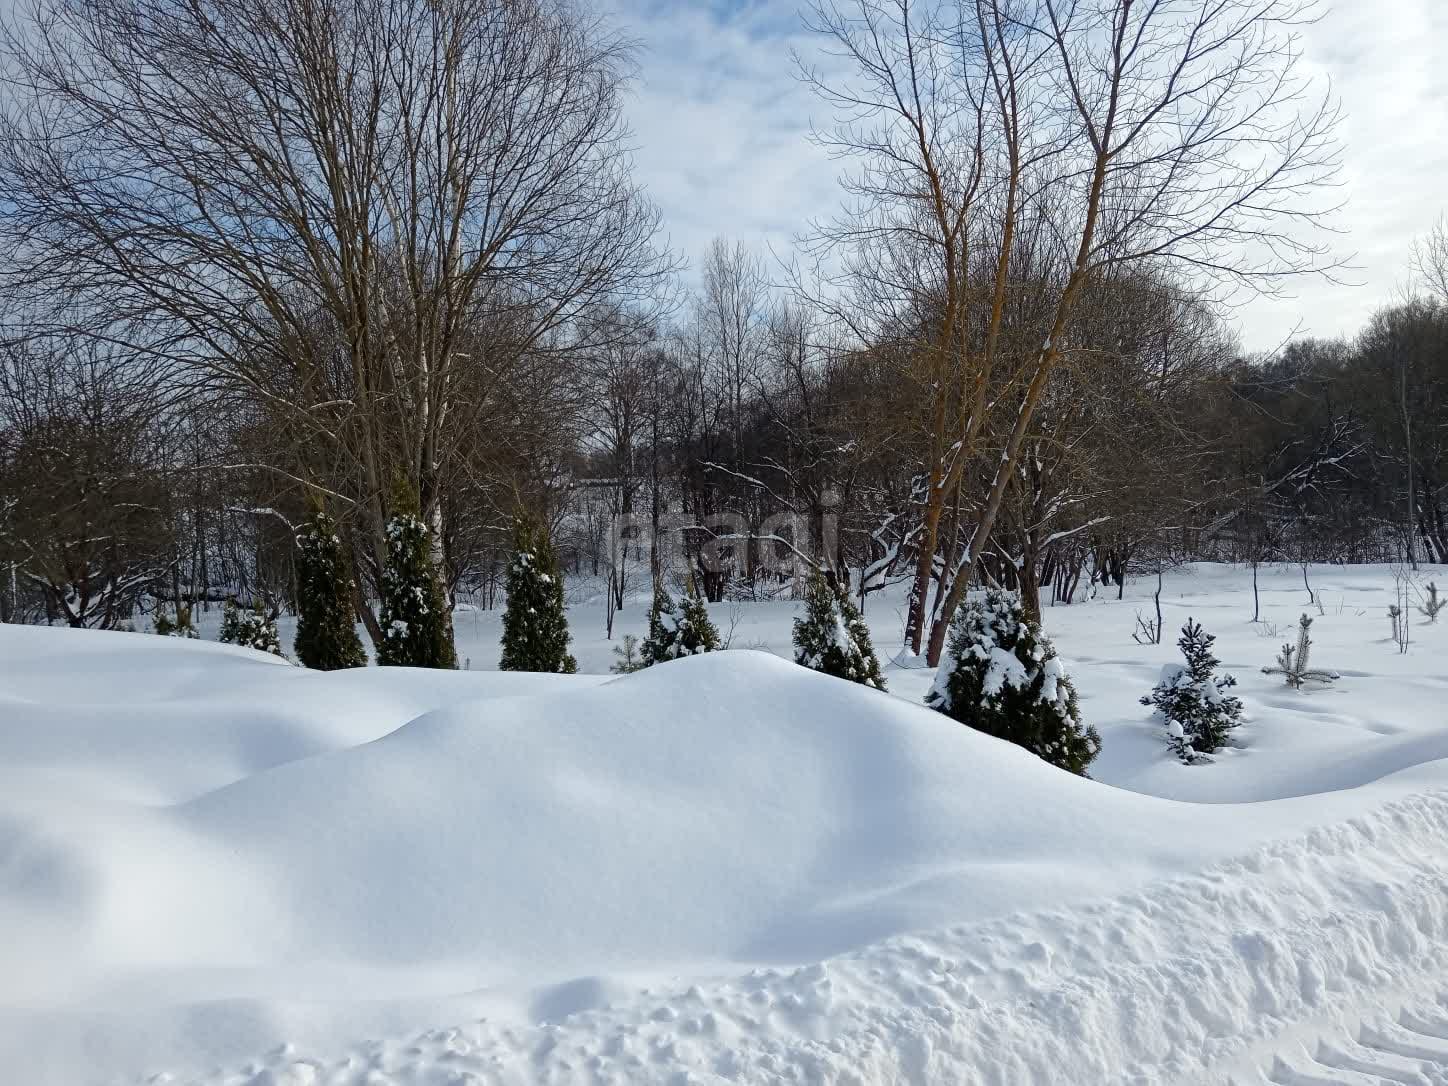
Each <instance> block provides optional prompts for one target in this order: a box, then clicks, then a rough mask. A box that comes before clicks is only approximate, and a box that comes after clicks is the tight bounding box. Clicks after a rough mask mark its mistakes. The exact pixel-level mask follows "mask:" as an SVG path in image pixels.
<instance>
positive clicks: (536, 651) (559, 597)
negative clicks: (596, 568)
mask: <svg viewBox="0 0 1448 1086" xmlns="http://www.w3.org/2000/svg"><path fill="white" fill-rule="evenodd" d="M507 581H508V583H507V589H508V604H507V609H506V610H505V611H504V612H503V656H502V659H501V660H500V661H499V662H498V667H499V668H501V669H502V670H503V671H546V672H551V673H554V674H558V673H564V674H572V673H573V672H575V671H577V670H578V662H577V661H576V660H574V659H573V657H572V656H571V655H569V652H568V642H569V640H570V639H571V635H570V634H569V632H568V614H567V612H566V611H565V610H564V607H563V577H562V575H561V574H560V573H559V572H558V559H557V558H556V557H555V555H554V553H553V544H552V543H551V542H550V541H549V539H548V535H547V533H546V532H545V531H544V530H543V529H542V528H541V527H539V526H538V525H537V524H535V523H534V522H533V521H532V520H529V519H526V518H520V519H519V520H518V521H517V523H516V524H515V525H514V529H513V557H512V558H511V559H510V560H509V561H508V578H507Z"/></svg>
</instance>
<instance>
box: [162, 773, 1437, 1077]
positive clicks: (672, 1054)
mask: <svg viewBox="0 0 1448 1086" xmlns="http://www.w3.org/2000/svg"><path fill="white" fill-rule="evenodd" d="M1445 842H1448V792H1444V791H1436V792H1431V793H1424V794H1420V795H1417V796H1412V797H1408V798H1405V799H1401V800H1398V801H1395V802H1393V803H1390V804H1388V805H1386V806H1385V807H1383V808H1381V809H1379V810H1378V811H1375V812H1373V813H1372V814H1369V815H1365V816H1363V817H1360V818H1358V819H1355V820H1353V821H1350V822H1345V823H1342V824H1339V825H1336V826H1332V827H1327V828H1321V829H1316V830H1313V831H1311V832H1309V833H1307V834H1306V835H1304V836H1302V837H1300V838H1297V839H1295V840H1291V841H1286V842H1280V843H1276V844H1272V845H1268V846H1264V847H1261V848H1259V849H1257V850H1255V851H1253V852H1252V853H1250V854H1248V855H1246V856H1245V857H1243V858H1241V859H1237V860H1233V861H1230V862H1226V863H1221V864H1217V865H1215V866H1214V867H1211V868H1209V869H1207V870H1206V871H1204V872H1203V873H1201V874H1199V875H1195V876H1190V877H1184V878H1178V879H1173V880H1170V881H1165V882H1160V883H1156V884H1153V885H1150V886H1147V887H1146V888H1144V889H1142V890H1141V891H1139V892H1136V893H1132V894H1128V895H1125V896H1122V897H1119V898H1116V899H1113V900H1110V901H1107V902H1104V903H1100V904H1096V905H1089V906H1082V907H1077V908H1073V909H1071V910H1069V911H1062V912H1056V913H1038V914H1030V915H1023V914H1016V915H1012V916H1007V917H1002V918H1000V919H997V920H993V921H989V922H986V923H981V924H973V925H965V926H960V927H955V928H951V929H948V930H945V931H941V932H937V933H935V934H932V935H928V936H911V937H904V938H897V939H893V940H890V941H888V942H885V943H881V944H879V945H877V946H874V947H870V948H867V949H865V950H863V951H861V952H858V953H855V954H851V955H848V956H844V957H841V958H836V959H832V960H829V961H826V962H822V963H818V964H815V965H810V966H806V967H803V968H800V969H796V970H793V971H778V970H759V971H755V972H752V973H750V974H749V975H747V976H744V977H738V978H734V979H727V980H716V981H713V982H709V983H707V984H702V985H695V986H692V987H690V988H688V989H687V990H684V991H676V992H671V993H658V992H648V991H644V992H641V993H639V994H638V995H637V996H635V997H634V998H632V999H628V1000H626V1001H624V1002H622V1003H618V1004H616V1005H614V1006H611V1007H606V1008H602V1009H596V1010H586V1011H583V1012H581V1013H579V1014H575V1015H572V1016H569V1017H566V1018H564V1019H563V1020H562V1021H559V1022H556V1023H553V1024H547V1025H542V1026H538V1027H533V1028H506V1027H499V1026H497V1025H494V1024H492V1023H489V1022H487V1021H483V1022H479V1023H476V1024H473V1025H470V1026H465V1027H460V1028H457V1029H448V1030H439V1031H431V1032H429V1033H426V1034H422V1035H420V1036H417V1037H415V1038H412V1039H409V1040H406V1041H403V1042H399V1043H389V1042H371V1043H368V1044H364V1045H361V1046H358V1047H357V1048H355V1049H354V1050H353V1051H351V1052H349V1053H347V1054H344V1055H342V1056H341V1057H339V1058H334V1059H330V1060H319V1059H313V1058H306V1057H302V1056H300V1055H299V1054H297V1053H296V1052H293V1051H290V1050H283V1051H279V1052H277V1053H274V1054H273V1056H272V1057H271V1058H270V1059H269V1060H268V1061H267V1062H265V1063H262V1064H253V1065H251V1066H249V1067H247V1068H244V1069H239V1070H237V1071H235V1072H230V1073H218V1074H217V1075H216V1076H214V1077H210V1078H207V1079H204V1080H200V1081H203V1082H205V1083H207V1084H208V1086H211V1084H214V1086H243V1084H245V1086H344V1084H346V1086H353V1084H359V1083H368V1084H371V1086H433V1084H437V1083H444V1082H446V1083H456V1084H463V1083H469V1084H481V1083H496V1084H499V1086H502V1084H513V1083H519V1084H521V1083H557V1082H565V1081H567V1082H588V1083H599V1084H603V1083H618V1084H625V1083H670V1084H684V1083H726V1082H786V1083H832V1084H833V1083H838V1084H841V1086H866V1084H875V1083H889V1082H909V1083H927V1082H972V1083H982V1084H1006V1083H1041V1082H1081V1083H1086V1082H1090V1083H1128V1082H1130V1083H1135V1084H1147V1083H1185V1082H1191V1083H1223V1084H1227V1083H1238V1082H1264V1081H1299V1079H1297V1078H1293V1077H1290V1076H1289V1077H1285V1078H1284V1077H1283V1069H1284V1068H1288V1064H1287V1063H1284V1058H1283V1055H1282V1054H1283V1053H1284V1052H1286V1053H1298V1054H1300V1053H1302V1052H1303V1050H1304V1045H1306V1047H1307V1049H1308V1050H1309V1051H1310V1050H1311V1048H1312V1045H1311V1044H1310V1043H1308V1042H1310V1041H1312V1039H1313V1038H1320V1037H1323V1036H1328V1035H1340V1034H1341V1033H1342V1032H1343V1030H1345V1029H1346V1030H1348V1031H1349V1032H1354V1031H1355V1032H1357V1033H1358V1035H1359V1036H1361V1037H1364V1038H1366V1041H1368V1042H1371V1041H1372V1040H1373V1038H1374V1037H1375V1036H1377V1035H1376V1034H1374V1033H1372V1032H1371V1031H1364V1030H1362V1029H1359V1028H1358V1024H1359V1023H1361V1022H1363V1021H1364V1020H1366V1019H1367V1017H1368V1016H1369V1015H1370V1013H1375V1014H1377V1015H1378V1019H1379V1021H1380V1022H1381V1020H1382V1018H1383V1015H1384V1013H1385V1008H1393V1007H1398V1006H1404V1005H1408V1004H1411V1003H1413V1002H1415V1001H1416V1002H1417V1003H1418V1004H1420V1005H1422V1004H1428V1005H1431V1004H1432V1003H1433V1000H1434V998H1435V995H1436V991H1437V986H1438V984H1439V982H1440V979H1441V978H1442V977H1443V976H1444V975H1448V843H1445ZM1421 1017H1422V1014H1421V1013H1420V1014H1419V1015H1418V1017H1412V1016H1411V1015H1410V1016H1409V1017H1408V1018H1405V1019H1404V1021H1405V1022H1409V1025H1410V1026H1411V1024H1412V1023H1413V1022H1418V1021H1419V1019H1420V1018H1421ZM1429 1018H1432V1014H1431V1013H1430V1014H1429ZM1377 1028H1378V1029H1379V1031H1381V1030H1382V1029H1384V1028H1391V1023H1389V1024H1388V1025H1387V1026H1384V1025H1381V1024H1380V1025H1379V1026H1378V1027H1377ZM1352 1043H1353V1042H1347V1046H1348V1047H1351V1045H1352ZM1334 1044H1336V1045H1338V1046H1339V1047H1341V1046H1342V1045H1343V1042H1341V1041H1335V1042H1334ZM1423 1045H1426V1046H1427V1047H1426V1048H1424V1047H1423V1046H1422V1045H1420V1046H1419V1047H1420V1048H1421V1049H1422V1050H1421V1051H1418V1050H1415V1049H1413V1047H1412V1046H1411V1045H1407V1046H1406V1048H1407V1050H1408V1056H1407V1057H1403V1056H1402V1055H1401V1052H1402V1050H1403V1049H1404V1047H1405V1046H1404V1045H1403V1044H1399V1045H1398V1046H1397V1047H1396V1049H1394V1051H1395V1052H1397V1053H1399V1054H1398V1055H1397V1057H1396V1059H1397V1060H1398V1062H1399V1063H1402V1061H1403V1060H1404V1059H1405V1058H1406V1060H1407V1063H1408V1064H1409V1065H1415V1066H1416V1065H1421V1066H1420V1067H1419V1068H1418V1069H1416V1070H1415V1069H1414V1067H1413V1066H1410V1067H1409V1070H1410V1071H1411V1072H1412V1074H1411V1075H1410V1076H1409V1077H1407V1078H1404V1079H1402V1081H1423V1082H1429V1081H1443V1079H1439V1078H1428V1077H1426V1076H1425V1074H1424V1071H1426V1070H1428V1069H1429V1068H1430V1067H1432V1068H1437V1067H1439V1066H1442V1065H1440V1064H1439V1063H1437V1062H1435V1060H1434V1053H1435V1052H1436V1051H1437V1049H1436V1048H1434V1047H1433V1045H1432V1044H1431V1042H1429V1041H1426V1040H1425V1041H1424V1042H1423ZM1317 1048H1318V1050H1319V1052H1320V1053H1322V1052H1324V1051H1325V1052H1326V1054H1327V1055H1326V1058H1328V1059H1329V1060H1330V1059H1332V1058H1333V1057H1332V1053H1333V1052H1336V1051H1338V1049H1337V1048H1334V1047H1333V1046H1332V1045H1329V1044H1327V1043H1326V1042H1323V1043H1320V1044H1318V1046H1317ZM1437 1048H1442V1049H1443V1050H1444V1052H1445V1053H1448V1046H1444V1045H1438V1046H1437ZM1415 1051H1416V1055H1414V1052H1415ZM1290 1058H1292V1057H1290V1056H1289V1059H1290ZM1445 1058H1448V1057H1445ZM1339 1062H1340V1061H1339ZM150 1081H152V1082H155V1083H157V1084H160V1083H171V1082H176V1081H179V1080H174V1079H169V1078H167V1077H164V1076H162V1077H160V1078H156V1079H153V1080H150ZM1322 1081H1340V1079H1337V1078H1333V1079H1326V1080H1322Z"/></svg>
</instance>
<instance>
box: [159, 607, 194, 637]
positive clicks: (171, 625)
mask: <svg viewBox="0 0 1448 1086" xmlns="http://www.w3.org/2000/svg"><path fill="white" fill-rule="evenodd" d="M153 622H154V624H155V627H156V632H157V633H158V634H160V635H161V636H162V637H196V636H197V633H196V627H195V626H193V625H192V624H191V608H189V607H180V606H178V607H177V608H176V617H175V618H174V619H173V618H172V617H171V616H170V615H168V614H167V613H166V612H165V611H160V610H158V611H157V612H156V617H155V619H154V620H153Z"/></svg>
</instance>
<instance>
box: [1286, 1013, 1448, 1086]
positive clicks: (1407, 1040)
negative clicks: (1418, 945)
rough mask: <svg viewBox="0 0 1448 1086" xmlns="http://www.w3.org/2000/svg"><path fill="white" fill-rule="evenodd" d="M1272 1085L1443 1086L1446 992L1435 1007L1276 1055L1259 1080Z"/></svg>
mask: <svg viewBox="0 0 1448 1086" xmlns="http://www.w3.org/2000/svg"><path fill="white" fill-rule="evenodd" d="M1261 1081H1262V1082H1264V1083H1271V1084H1273V1086H1445V1084H1448V992H1440V993H1439V994H1438V996H1437V998H1436V1000H1434V1001H1433V1002H1432V1003H1431V1004H1427V1005H1419V1006H1415V1007H1413V1008H1411V1009H1406V1008H1405V1009H1403V1010H1401V1011H1399V1012H1398V1013H1397V1014H1396V1015H1386V1014H1379V1015H1375V1016H1372V1017H1370V1018H1368V1019H1366V1020H1364V1021H1363V1022H1361V1023H1359V1024H1358V1025H1356V1026H1355V1027H1353V1028H1349V1029H1346V1030H1343V1031H1341V1032H1333V1033H1328V1034H1326V1035H1324V1036H1320V1037H1317V1038H1316V1039H1315V1040H1314V1041H1312V1042H1311V1044H1310V1045H1305V1046H1301V1050H1300V1051H1298V1052H1292V1051H1286V1052H1279V1053H1277V1054H1276V1056H1275V1057H1274V1059H1273V1061H1272V1065H1271V1067H1270V1068H1268V1069H1267V1070H1266V1071H1265V1072H1264V1074H1263V1077H1262V1079H1261Z"/></svg>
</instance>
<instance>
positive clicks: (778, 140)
mask: <svg viewBox="0 0 1448 1086" xmlns="http://www.w3.org/2000/svg"><path fill="white" fill-rule="evenodd" d="M618 4H619V10H620V12H621V18H622V22H623V24H624V26H625V27H626V28H627V29H628V31H629V32H630V33H631V34H633V35H634V36H636V37H638V38H639V39H641V41H642V42H643V44H644V51H643V53H642V56H641V65H642V72H641V76H642V78H641V81H640V85H639V87H638V88H637V92H636V95H635V98H634V101H633V103H632V107H631V121H632V124H633V127H634V130H635V133H636V136H637V143H638V165H639V170H640V175H641V176H640V180H642V181H643V182H644V183H645V184H647V185H648V187H649V189H650V191H651V192H652V193H653V195H654V198H655V199H656V200H657V201H658V203H659V204H660V206H661V207H662V209H663V212H664V216H665V225H666V228H667V230H668V231H669V234H670V235H671V237H672V240H673V244H674V246H675V247H676V248H678V249H680V250H682V251H683V253H684V254H685V255H686V256H688V257H689V258H690V259H691V261H697V258H698V256H699V254H700V253H701V252H702V251H703V249H704V248H705V246H706V245H707V244H708V242H709V239H710V238H711V237H713V236H715V235H723V236H726V237H731V238H739V239H741V240H743V241H745V242H747V243H749V244H751V245H755V246H758V247H761V248H762V247H764V246H766V245H770V244H772V245H774V247H775V248H776V249H777V250H778V251H780V252H785V251H787V249H788V247H789V242H790V237H791V235H792V234H793V233H794V232H795V231H796V230H798V229H799V228H800V227H801V226H802V225H803V224H804V223H805V222H806V220H808V219H809V218H810V217H811V216H820V215H827V214H829V213H830V212H831V211H832V210H833V209H834V208H835V207H836V206H837V205H838V203H839V191H838V189H837V187H836V184H835V176H836V173H837V171H838V165H837V164H836V163H832V162H830V161H828V160H827V159H826V158H825V156H824V155H823V154H822V153H821V152H820V151H819V150H817V149H816V148H814V147H812V146H810V145H809V143H808V142H807V140H806V134H807V132H808V129H809V122H810V118H811V115H815V116H817V117H818V119H819V120H820V121H824V120H826V119H827V118H826V117H825V116H824V115H823V113H822V111H821V109H820V107H819V106H818V104H817V103H816V102H814V101H813V100H812V99H811V97H810V96H809V94H808V93H807V92H806V91H805V89H804V88H802V87H801V86H799V85H798V83H797V82H796V80H795V79H794V73H793V68H792V66H791V63H790V58H789V55H790V49H791V47H801V48H803V49H806V50H807V49H809V48H810V44H811V43H810V42H809V40H808V39H807V38H805V37H804V35H803V31H802V29H801V27H800V23H799V19H798V16H797V4H796V3H795V2H794V0H777V2H755V3H746V4H742V5H741V4H735V3H715V2H705V0H700V2H694V3H661V2H657V0H618ZM1305 47H1306V61H1307V62H1308V63H1309V64H1311V65H1312V66H1313V67H1315V68H1316V69H1318V71H1319V73H1320V74H1322V75H1324V76H1325V77H1327V78H1329V79H1330V80H1331V81H1332V85H1333V87H1334V89H1335V92H1336V93H1337V95H1338V96H1339V97H1340V98H1341V99H1342V102H1343V105H1344V107H1345V110H1346V117H1345V119H1344V123H1343V126H1342V129H1341V131H1340V136H1341V138H1342V140H1343V143H1344V145H1345V158H1344V165H1345V169H1344V174H1343V182H1344V190H1343V193H1342V195H1343V197H1344V198H1345V199H1346V201H1347V206H1346V208H1345V209H1344V211H1343V213H1342V214H1341V215H1340V216H1339V218H1338V220H1337V226H1338V227H1339V228H1340V230H1341V231H1342V233H1341V234H1340V236H1338V237H1337V238H1335V239H1334V240H1333V244H1334V247H1335V249H1336V251H1337V253H1338V255H1340V256H1342V257H1344V258H1349V257H1350V258H1352V264H1353V268H1352V269H1351V270H1349V271H1348V272H1346V273H1344V274H1345V277H1346V278H1347V279H1348V280H1349V282H1347V283H1344V284H1334V283H1328V282H1323V281H1320V280H1304V281H1301V282H1299V283H1296V284H1295V285H1294V286H1293V287H1291V288H1290V293H1291V295H1292V296H1291V297H1288V298H1264V299H1257V300H1255V301H1251V302H1249V303H1247V304H1245V305H1244V306H1242V307H1241V308H1240V309H1239V310H1238V311H1237V312H1236V315H1235V318H1234V319H1235V321H1236V323H1237V324H1238V326H1239V327H1240V328H1241V331H1242V338H1243V345H1244V346H1245V347H1246V348H1248V349H1250V350H1266V349H1270V348H1272V347H1275V346H1276V345H1277V344H1278V343H1279V342H1280V341H1281V340H1282V339H1283V338H1284V337H1286V336H1287V335H1288V334H1290V333H1291V332H1292V331H1293V330H1294V328H1297V327H1298V326H1300V327H1301V331H1302V332H1303V333H1304V334H1312V335H1322V336H1331V335H1338V334H1352V333H1354V332H1356V331H1357V329H1358V328H1359V327H1361V325H1362V324H1363V322H1364V321H1365V320H1366V318H1367V317H1368V315H1369V314H1370V313H1371V312H1372V310H1373V309H1374V308H1376V307H1377V306H1378V305H1380V304H1382V303H1383V302H1385V301H1388V300H1391V298H1392V297H1393V296H1395V294H1396V293H1397V292H1399V291H1401V290H1403V289H1404V288H1406V287H1407V286H1408V283H1409V252H1410V247H1411V245H1412V241H1413V238H1414V237H1415V236H1417V235H1419V234H1422V233H1424V232H1425V231H1426V230H1428V229H1429V227H1431V225H1432V224H1433V223H1434V222H1435V221H1436V220H1437V219H1438V218H1439V217H1440V216H1442V215H1444V214H1445V213H1448V63H1445V62H1444V59H1443V58H1444V57H1445V55H1448V0H1337V2H1336V3H1335V4H1333V5H1332V7H1331V8H1330V9H1329V10H1328V11H1327V13H1326V14H1325V16H1324V17H1323V19H1322V20H1321V21H1320V22H1319V23H1317V24H1316V25H1314V26H1312V27H1310V28H1308V30H1307V32H1306V36H1305Z"/></svg>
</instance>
